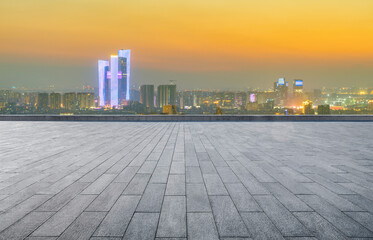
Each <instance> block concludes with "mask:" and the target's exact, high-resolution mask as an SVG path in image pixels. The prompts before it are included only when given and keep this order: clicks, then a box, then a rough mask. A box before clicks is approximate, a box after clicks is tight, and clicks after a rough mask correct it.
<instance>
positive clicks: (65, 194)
mask: <svg viewBox="0 0 373 240" xmlns="http://www.w3.org/2000/svg"><path fill="white" fill-rule="evenodd" d="M88 185H89V183H85V182H75V183H73V184H71V185H70V186H69V187H67V188H66V189H64V190H63V191H61V192H60V193H58V194H56V195H55V196H54V197H52V198H51V199H50V200H48V201H47V202H46V203H44V204H43V205H41V206H40V207H39V208H38V209H37V211H58V210H60V209H61V208H62V207H63V206H65V205H66V204H67V203H68V202H70V201H71V200H72V199H73V198H74V197H75V196H76V195H78V194H79V193H80V192H81V191H82V190H83V189H85V188H86V187H87V186H88Z"/></svg>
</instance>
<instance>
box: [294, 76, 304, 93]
mask: <svg viewBox="0 0 373 240" xmlns="http://www.w3.org/2000/svg"><path fill="white" fill-rule="evenodd" d="M302 95H303V80H300V79H294V80H293V96H294V97H301V96H302Z"/></svg>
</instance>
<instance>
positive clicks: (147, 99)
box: [140, 85, 154, 107]
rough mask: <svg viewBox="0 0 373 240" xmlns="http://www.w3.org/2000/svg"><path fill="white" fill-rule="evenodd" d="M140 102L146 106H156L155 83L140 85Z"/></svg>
mask: <svg viewBox="0 0 373 240" xmlns="http://www.w3.org/2000/svg"><path fill="white" fill-rule="evenodd" d="M140 103H141V104H143V105H145V106H146V107H154V85H142V86H141V87H140Z"/></svg>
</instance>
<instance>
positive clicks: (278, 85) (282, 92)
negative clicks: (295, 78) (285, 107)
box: [274, 78, 289, 104]
mask: <svg viewBox="0 0 373 240" xmlns="http://www.w3.org/2000/svg"><path fill="white" fill-rule="evenodd" d="M288 88H289V83H288V82H286V81H285V78H279V79H278V80H277V82H275V83H274V91H275V92H276V93H277V99H278V102H280V103H282V104H284V102H285V101H286V100H287V99H288Z"/></svg>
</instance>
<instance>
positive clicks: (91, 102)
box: [76, 92, 95, 109]
mask: <svg viewBox="0 0 373 240" xmlns="http://www.w3.org/2000/svg"><path fill="white" fill-rule="evenodd" d="M76 97H77V104H78V108H79V109H89V108H94V106H95V94H94V93H87V92H79V93H77V94H76Z"/></svg>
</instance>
